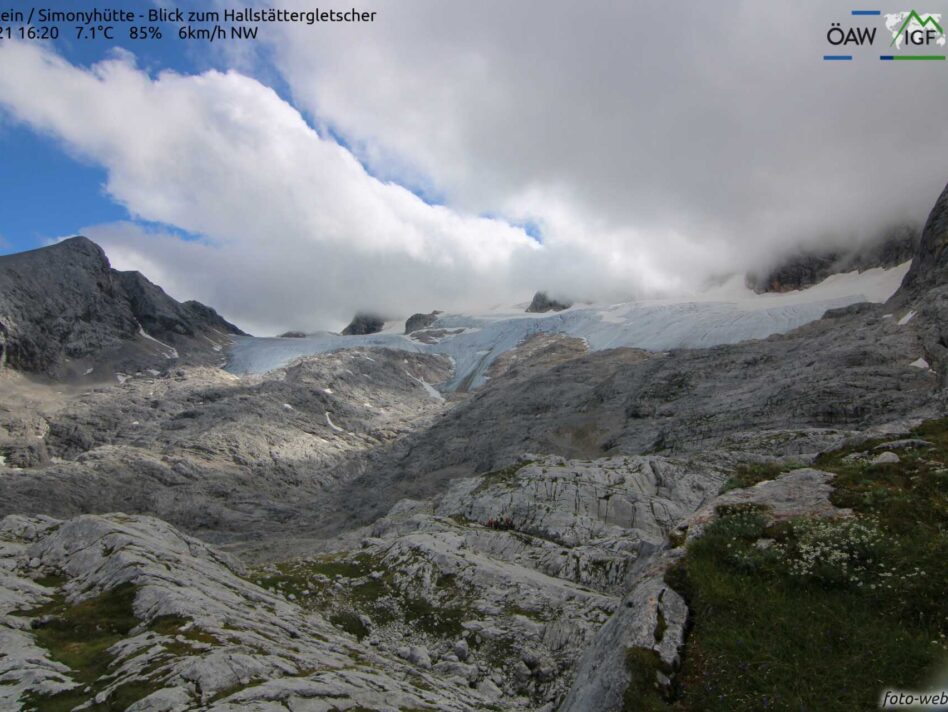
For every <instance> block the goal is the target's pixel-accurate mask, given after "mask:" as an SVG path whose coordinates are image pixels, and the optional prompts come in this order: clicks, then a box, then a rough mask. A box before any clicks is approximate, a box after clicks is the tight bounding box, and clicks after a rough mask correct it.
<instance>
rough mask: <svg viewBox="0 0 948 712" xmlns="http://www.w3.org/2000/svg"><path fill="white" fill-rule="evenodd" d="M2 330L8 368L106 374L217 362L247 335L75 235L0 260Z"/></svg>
mask: <svg viewBox="0 0 948 712" xmlns="http://www.w3.org/2000/svg"><path fill="white" fill-rule="evenodd" d="M50 315H55V318H51V317H50ZM0 333H2V334H3V341H4V344H3V346H2V349H3V362H4V363H5V365H7V366H11V367H13V368H15V369H17V370H20V371H27V372H32V373H40V374H44V375H48V376H55V377H66V376H77V375H78V376H86V375H92V374H95V377H99V376H102V377H104V376H107V375H108V374H109V373H110V372H112V371H115V370H116V369H131V370H133V371H134V370H140V369H142V368H151V367H155V366H156V365H159V366H163V365H164V364H166V363H167V361H168V360H169V359H172V360H178V359H183V360H184V361H188V360H189V358H190V357H191V356H195V357H197V355H198V354H200V358H201V359H203V360H204V361H208V360H214V361H217V360H220V358H221V357H220V355H219V352H221V351H222V349H223V346H224V345H225V342H226V340H227V337H228V336H229V335H232V334H241V333H243V332H241V331H240V329H238V328H237V327H236V326H234V325H233V324H230V323H228V322H227V321H225V320H224V319H222V318H221V317H220V316H219V315H218V314H217V312H215V311H214V310H213V309H211V308H210V307H207V306H204V305H203V304H200V303H198V302H185V303H184V304H182V303H180V302H177V301H176V300H174V299H172V298H171V297H169V296H168V295H167V294H166V293H165V292H164V290H162V289H161V288H160V287H158V286H156V285H154V284H152V283H151V282H150V281H148V279H146V278H145V277H144V276H143V275H142V274H140V273H139V272H119V271H117V270H114V269H112V266H111V265H110V264H109V260H108V257H107V256H106V254H105V252H104V250H103V249H102V248H101V247H99V245H97V244H95V243H94V242H93V241H92V240H90V239H88V238H87V237H83V236H76V237H72V238H69V239H67V240H63V241H61V242H58V243H56V244H54V245H50V246H48V247H42V248H39V249H36V250H30V251H29V252H22V253H19V254H14V255H7V256H4V257H0ZM215 346H216V348H214V347H215ZM97 367H98V371H97V370H96V369H97Z"/></svg>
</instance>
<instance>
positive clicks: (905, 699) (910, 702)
mask: <svg viewBox="0 0 948 712" xmlns="http://www.w3.org/2000/svg"><path fill="white" fill-rule="evenodd" d="M879 707H881V708H882V709H884V710H899V709H931V710H937V709H945V708H948V690H933V691H931V692H908V691H906V690H886V691H885V692H883V693H882V695H881V696H880V697H879Z"/></svg>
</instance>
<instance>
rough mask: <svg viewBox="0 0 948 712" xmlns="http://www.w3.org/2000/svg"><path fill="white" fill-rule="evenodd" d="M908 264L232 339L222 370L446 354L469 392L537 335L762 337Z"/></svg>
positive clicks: (652, 342) (701, 342)
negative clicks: (799, 286)
mask: <svg viewBox="0 0 948 712" xmlns="http://www.w3.org/2000/svg"><path fill="white" fill-rule="evenodd" d="M908 267H909V263H908V262H906V263H904V264H902V265H899V266H897V267H893V268H890V269H881V268H880V269H871V270H866V271H864V272H862V273H858V272H850V273H845V274H837V275H833V276H831V277H829V278H827V279H826V280H824V281H823V282H821V283H820V284H818V285H815V286H813V287H810V288H809V289H806V290H802V291H796V292H785V293H780V294H755V293H754V292H752V291H751V290H749V289H747V288H746V287H745V286H744V285H743V283H742V282H741V281H740V280H739V278H733V279H731V280H730V281H728V282H726V283H725V284H723V285H721V286H719V287H717V288H715V289H711V290H708V291H705V292H703V293H700V294H697V295H691V296H689V297H687V298H684V299H679V300H675V299H666V300H648V301H637V302H623V303H619V304H579V305H574V306H572V307H570V308H569V309H567V310H564V311H561V312H554V313H547V314H528V313H525V312H524V311H523V310H522V307H519V308H518V307H511V308H510V309H506V310H505V309H498V310H495V311H492V312H489V313H486V314H479V315H477V314H443V315H441V316H439V318H438V320H437V321H436V322H435V323H434V324H433V325H432V326H431V327H430V328H431V329H437V330H446V331H447V332H448V333H446V334H444V335H443V336H440V337H438V339H437V340H436V341H435V342H434V343H421V342H419V341H416V340H414V339H412V338H410V337H408V336H405V335H403V334H400V333H397V332H396V331H395V330H394V328H392V329H386V330H385V331H382V332H380V333H377V334H368V335H364V336H342V335H340V334H335V333H331V332H318V333H315V334H310V335H308V336H307V337H306V338H279V337H251V336H241V337H236V338H235V339H234V344H233V346H232V347H231V350H230V353H229V355H228V361H227V365H226V368H227V370H228V371H230V372H232V373H236V374H246V373H265V372H267V371H271V370H274V369H277V368H281V367H283V366H285V365H287V364H288V363H290V362H291V361H293V360H295V359H297V358H299V357H302V356H309V355H312V354H316V353H323V352H327V351H336V350H339V349H346V348H359V347H361V348H391V349H401V350H404V351H411V352H427V353H435V354H442V355H445V356H448V357H450V358H451V359H452V361H453V362H454V366H455V368H454V375H453V376H452V378H451V379H450V380H449V381H448V382H446V383H444V384H440V388H441V390H443V391H456V390H467V389H469V388H476V387H477V386H479V385H482V384H483V383H484V381H485V379H486V377H487V376H486V374H487V371H488V369H489V368H490V365H491V364H492V363H493V362H494V360H495V359H496V358H497V357H498V356H500V355H501V354H503V353H504V352H506V351H509V350H510V349H513V348H514V347H515V346H517V344H519V343H520V342H521V341H523V339H525V338H527V337H528V336H530V335H532V334H534V333H537V332H544V331H545V332H559V333H563V334H567V335H569V336H574V337H578V338H582V339H583V340H584V341H585V342H586V344H587V345H588V347H589V348H590V349H591V350H593V351H597V350H601V349H609V348H615V347H620V346H628V347H635V348H640V349H645V350H648V351H658V352H661V351H669V350H672V349H681V348H705V347H709V346H718V345H722V344H733V343H737V342H740V341H747V340H749V339H764V338H766V337H768V336H771V335H773V334H781V333H786V332H788V331H791V330H793V329H795V328H797V327H799V326H803V325H804V324H806V323H808V322H811V321H815V320H817V319H819V318H821V317H822V316H823V314H824V313H825V312H826V311H827V310H828V309H836V308H839V307H845V306H849V305H851V304H855V303H858V302H867V301H868V302H884V301H886V300H887V299H888V298H889V297H890V296H891V295H892V294H894V293H895V291H896V290H897V289H898V287H899V285H900V284H901V281H902V278H903V277H904V276H905V273H906V272H907V271H908ZM366 358H370V357H368V356H367V357H366Z"/></svg>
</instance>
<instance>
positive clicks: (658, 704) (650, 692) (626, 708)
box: [622, 648, 670, 712]
mask: <svg viewBox="0 0 948 712" xmlns="http://www.w3.org/2000/svg"><path fill="white" fill-rule="evenodd" d="M625 669H626V670H627V671H628V673H629V686H628V687H627V688H625V694H624V695H623V697H622V710H623V712H653V711H654V710H666V709H668V704H667V697H668V693H666V692H665V691H664V690H663V689H662V687H661V686H660V685H659V682H658V673H659V672H662V673H666V674H667V673H668V672H670V670H668V669H667V668H666V666H664V665H663V664H662V661H661V659H660V658H659V656H658V653H656V652H655V651H654V650H648V649H647V648H628V649H627V650H626V653H625Z"/></svg>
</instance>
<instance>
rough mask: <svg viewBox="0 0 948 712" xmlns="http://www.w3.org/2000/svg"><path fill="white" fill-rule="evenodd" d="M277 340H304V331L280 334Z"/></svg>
mask: <svg viewBox="0 0 948 712" xmlns="http://www.w3.org/2000/svg"><path fill="white" fill-rule="evenodd" d="M277 338H278V339H305V338H306V332H304V331H284V332H283V333H282V334H280V335H279V336H278V337H277Z"/></svg>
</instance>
